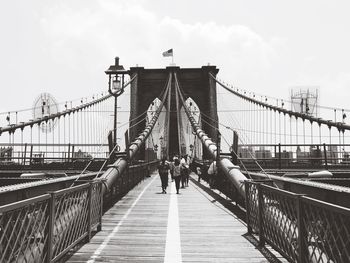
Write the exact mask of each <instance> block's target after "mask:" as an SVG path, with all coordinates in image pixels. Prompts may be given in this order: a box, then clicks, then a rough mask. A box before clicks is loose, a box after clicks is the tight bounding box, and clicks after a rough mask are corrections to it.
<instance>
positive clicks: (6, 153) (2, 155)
mask: <svg viewBox="0 0 350 263" xmlns="http://www.w3.org/2000/svg"><path fill="white" fill-rule="evenodd" d="M12 153H13V148H12V147H1V148H0V162H9V161H11V159H12Z"/></svg>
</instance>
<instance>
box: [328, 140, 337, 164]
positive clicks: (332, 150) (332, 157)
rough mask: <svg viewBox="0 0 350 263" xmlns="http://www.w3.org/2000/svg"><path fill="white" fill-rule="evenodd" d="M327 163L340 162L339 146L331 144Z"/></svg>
mask: <svg viewBox="0 0 350 263" xmlns="http://www.w3.org/2000/svg"><path fill="white" fill-rule="evenodd" d="M326 155H327V163H331V164H336V163H338V156H339V155H338V146H336V145H329V146H328V150H327V154H326Z"/></svg>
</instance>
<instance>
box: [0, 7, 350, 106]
mask: <svg viewBox="0 0 350 263" xmlns="http://www.w3.org/2000/svg"><path fill="white" fill-rule="evenodd" d="M349 10H350V2H349V1H345V0H344V1H324V0H308V1H305V0H303V1H302V0H293V1H280V0H275V1H272V0H264V1H263V0H256V1H247V0H240V1H235V0H221V1H207V0H176V1H174V0H173V1H166V0H137V1H136V0H126V1H119V0H113V1H112V0H109V1H108V0H105V1H102V0H101V1H98V0H96V1H92V0H74V1H72V0H61V1H44V0H41V1H40V0H11V1H2V4H1V8H0V32H1V41H0V58H1V59H0V89H1V96H0V111H7V110H15V109H20V108H27V107H31V106H32V104H33V102H34V100H35V98H36V97H37V96H38V95H39V94H40V93H41V92H49V93H51V94H52V95H53V96H54V97H55V98H56V100H57V101H59V102H61V101H65V100H71V99H76V98H80V97H86V96H91V95H92V94H94V93H97V92H101V91H103V90H105V91H106V90H107V78H106V76H105V74H104V70H105V69H107V68H108V66H109V65H110V64H112V63H113V62H114V57H115V56H119V57H120V59H121V63H122V64H123V65H124V66H125V67H130V66H135V65H136V64H138V65H140V66H144V67H146V68H158V67H165V66H167V65H168V64H169V62H171V61H170V59H169V58H163V57H162V56H161V54H162V52H163V51H165V50H167V49H170V48H173V49H174V54H175V57H174V59H175V63H176V64H177V65H179V66H180V67H201V66H202V65H207V64H208V63H210V64H211V65H216V66H217V67H218V68H219V69H220V72H219V77H221V78H222V79H225V80H226V81H227V82H231V83H233V84H234V85H236V86H238V87H240V88H243V89H246V90H250V91H254V92H257V93H260V94H266V95H268V96H276V97H281V98H284V99H288V97H289V95H290V88H291V87H295V86H299V85H301V86H306V87H307V86H319V91H320V103H321V104H322V105H327V106H337V107H340V108H341V107H344V108H350V106H349V105H348V104H349V99H350V96H349V88H350V52H349V49H350V37H349V32H350V15H349Z"/></svg>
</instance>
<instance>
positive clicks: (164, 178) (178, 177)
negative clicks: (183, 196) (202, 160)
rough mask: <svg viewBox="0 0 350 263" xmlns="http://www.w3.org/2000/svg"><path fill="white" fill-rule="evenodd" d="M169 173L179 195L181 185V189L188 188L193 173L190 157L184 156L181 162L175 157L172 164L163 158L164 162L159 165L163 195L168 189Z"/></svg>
mask: <svg viewBox="0 0 350 263" xmlns="http://www.w3.org/2000/svg"><path fill="white" fill-rule="evenodd" d="M169 171H170V175H171V181H172V182H173V181H175V186H176V193H177V194H179V193H180V192H179V189H180V183H181V188H185V187H188V182H189V175H190V172H191V171H190V165H189V157H188V156H187V155H184V156H182V158H181V160H180V159H179V158H178V157H177V156H174V158H173V161H172V162H168V161H167V160H166V158H162V161H161V162H160V164H159V165H158V173H159V176H160V180H161V183H162V193H163V194H166V189H167V187H168V176H169Z"/></svg>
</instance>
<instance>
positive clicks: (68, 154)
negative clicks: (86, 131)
mask: <svg viewBox="0 0 350 263" xmlns="http://www.w3.org/2000/svg"><path fill="white" fill-rule="evenodd" d="M69 159H70V143H68V153H67V162H68V163H69Z"/></svg>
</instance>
